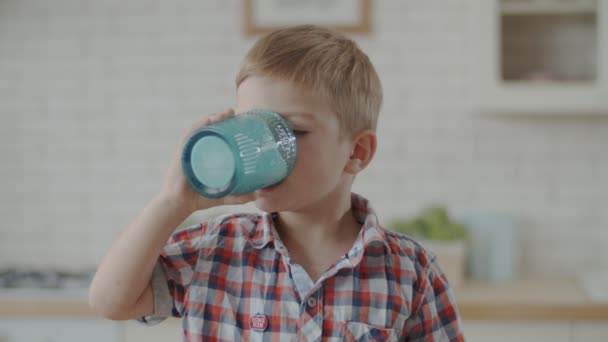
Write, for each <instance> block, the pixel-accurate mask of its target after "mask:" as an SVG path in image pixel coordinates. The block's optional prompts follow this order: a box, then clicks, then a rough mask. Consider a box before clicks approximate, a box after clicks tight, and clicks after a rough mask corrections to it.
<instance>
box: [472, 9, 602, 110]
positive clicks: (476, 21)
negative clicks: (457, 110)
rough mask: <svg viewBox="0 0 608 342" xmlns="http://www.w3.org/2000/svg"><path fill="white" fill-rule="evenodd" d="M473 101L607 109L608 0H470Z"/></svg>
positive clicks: (481, 105) (492, 106) (480, 106)
mask: <svg viewBox="0 0 608 342" xmlns="http://www.w3.org/2000/svg"><path fill="white" fill-rule="evenodd" d="M469 3H470V11H469V13H470V19H469V21H468V22H469V25H470V32H471V48H472V54H471V60H470V61H471V63H470V70H469V73H470V75H471V78H470V80H471V82H472V83H471V85H472V87H471V89H472V94H471V95H472V96H471V100H472V103H471V104H472V106H473V107H474V108H475V111H476V112H479V113H483V114H536V115H546V114H549V115H579V114H594V115H597V114H599V115H606V114H608V101H607V98H606V95H607V94H608V68H606V63H607V62H606V61H608V22H607V21H608V0H597V1H548V0H547V1H540V0H539V1H532V0H530V1H509V0H469Z"/></svg>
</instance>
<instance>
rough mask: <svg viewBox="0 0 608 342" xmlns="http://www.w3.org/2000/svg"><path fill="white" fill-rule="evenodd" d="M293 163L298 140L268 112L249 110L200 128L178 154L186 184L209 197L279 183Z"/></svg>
mask: <svg viewBox="0 0 608 342" xmlns="http://www.w3.org/2000/svg"><path fill="white" fill-rule="evenodd" d="M295 162H296V137H295V135H294V133H293V131H292V130H291V129H290V128H289V125H288V124H287V122H285V120H283V118H282V117H281V116H279V115H278V114H276V113H274V112H272V111H269V110H252V111H249V112H246V113H243V114H238V115H235V116H231V117H230V118H228V119H226V120H224V121H221V122H217V123H215V124H213V125H210V126H206V127H203V128H200V129H198V130H197V131H195V132H194V133H192V135H191V136H190V137H189V138H188V140H187V141H186V144H185V145H184V149H183V153H182V169H183V172H184V176H185V177H186V180H187V181H188V183H189V184H190V186H191V187H192V189H194V190H195V191H196V192H198V193H199V194H201V195H203V196H205V197H210V198H220V197H224V196H228V195H241V194H246V193H251V192H254V191H256V190H258V189H262V188H265V187H268V186H271V185H273V184H276V183H279V182H280V181H282V180H283V179H285V178H286V177H287V176H288V175H289V174H290V173H291V171H292V170H293V167H294V165H295Z"/></svg>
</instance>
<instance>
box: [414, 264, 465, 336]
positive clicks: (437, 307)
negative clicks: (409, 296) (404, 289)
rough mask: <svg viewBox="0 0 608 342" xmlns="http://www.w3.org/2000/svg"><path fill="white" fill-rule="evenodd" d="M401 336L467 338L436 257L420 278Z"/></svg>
mask: <svg viewBox="0 0 608 342" xmlns="http://www.w3.org/2000/svg"><path fill="white" fill-rule="evenodd" d="M402 336H403V337H405V340H406V341H412V342H413V341H420V342H422V341H450V342H463V341H464V333H463V331H462V323H461V321H460V316H459V313H458V308H457V307H456V301H455V299H454V294H453V293H452V290H451V288H450V286H449V284H448V281H447V278H446V277H445V274H444V273H443V271H442V270H441V268H440V267H439V265H438V264H437V261H436V260H434V259H433V260H432V261H431V262H430V264H429V266H428V269H427V271H426V274H425V276H424V277H423V278H421V279H420V288H419V290H418V294H417V295H416V296H415V297H414V301H413V303H412V315H411V316H410V318H409V319H408V320H407V321H406V323H405V328H404V331H403V333H402Z"/></svg>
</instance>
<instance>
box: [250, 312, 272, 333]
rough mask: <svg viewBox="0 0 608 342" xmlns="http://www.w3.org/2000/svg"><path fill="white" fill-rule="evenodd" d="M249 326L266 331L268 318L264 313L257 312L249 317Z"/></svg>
mask: <svg viewBox="0 0 608 342" xmlns="http://www.w3.org/2000/svg"><path fill="white" fill-rule="evenodd" d="M249 327H251V329H253V330H257V331H264V330H266V327H268V319H267V318H266V316H264V315H262V314H256V315H254V316H251V318H249Z"/></svg>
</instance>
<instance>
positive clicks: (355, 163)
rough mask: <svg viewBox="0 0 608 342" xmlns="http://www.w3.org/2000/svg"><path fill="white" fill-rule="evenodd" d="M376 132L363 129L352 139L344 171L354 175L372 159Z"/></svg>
mask: <svg viewBox="0 0 608 342" xmlns="http://www.w3.org/2000/svg"><path fill="white" fill-rule="evenodd" d="M376 144H377V140H376V132H374V131H372V130H365V131H363V132H360V133H359V134H357V135H356V136H355V138H354V139H353V147H352V151H351V154H350V157H349V159H348V162H347V163H346V166H345V167H344V171H345V172H346V173H349V174H353V175H356V174H357V173H359V172H360V171H362V170H363V169H365V167H367V165H368V164H369V163H370V162H371V161H372V158H373V157H374V154H375V153H376Z"/></svg>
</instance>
